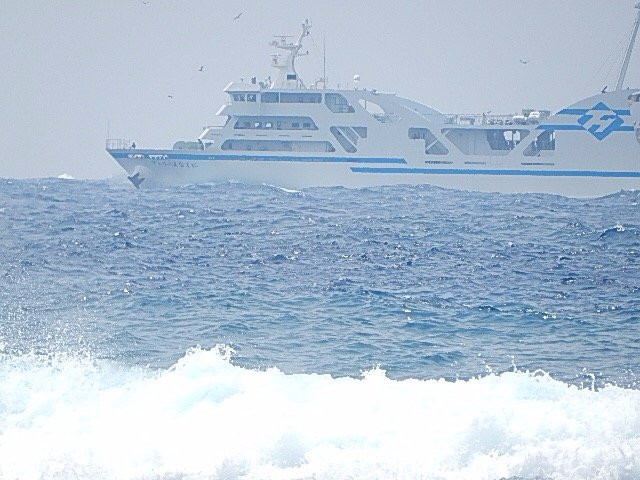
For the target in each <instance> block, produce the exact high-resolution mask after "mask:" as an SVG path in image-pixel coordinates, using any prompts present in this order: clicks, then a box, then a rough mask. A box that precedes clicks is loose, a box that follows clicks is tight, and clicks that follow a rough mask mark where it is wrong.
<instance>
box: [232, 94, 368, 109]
mask: <svg viewBox="0 0 640 480" xmlns="http://www.w3.org/2000/svg"><path fill="white" fill-rule="evenodd" d="M231 97H232V98H233V101H234V102H257V100H258V94H257V93H232V94H231ZM260 102H262V103H317V104H319V103H322V93H316V92H313V93H309V92H300V93H291V92H263V93H261V94H260ZM324 103H325V105H326V106H327V107H328V108H329V110H331V111H332V112H333V113H354V112H355V109H354V108H353V107H352V106H351V105H350V104H349V101H348V100H347V99H346V98H345V97H344V96H343V95H341V94H339V93H326V94H325V95H324Z"/></svg>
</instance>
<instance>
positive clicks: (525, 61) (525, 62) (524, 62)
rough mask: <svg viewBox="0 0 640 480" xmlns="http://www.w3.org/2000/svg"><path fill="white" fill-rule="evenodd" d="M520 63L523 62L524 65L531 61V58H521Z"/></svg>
mask: <svg viewBox="0 0 640 480" xmlns="http://www.w3.org/2000/svg"><path fill="white" fill-rule="evenodd" d="M520 63H521V64H523V65H526V64H527V63H529V60H522V59H520Z"/></svg>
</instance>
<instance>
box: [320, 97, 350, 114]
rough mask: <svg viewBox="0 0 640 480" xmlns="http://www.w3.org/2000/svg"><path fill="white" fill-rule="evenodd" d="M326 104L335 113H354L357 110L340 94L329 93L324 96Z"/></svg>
mask: <svg viewBox="0 0 640 480" xmlns="http://www.w3.org/2000/svg"><path fill="white" fill-rule="evenodd" d="M324 103H325V104H326V105H327V107H328V108H329V110H331V111H332V112H333V113H354V112H355V109H354V108H353V107H352V106H351V105H350V104H349V101H348V100H347V99H346V98H345V97H344V95H341V94H339V93H327V94H325V96H324Z"/></svg>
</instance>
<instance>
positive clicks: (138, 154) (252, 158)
mask: <svg viewBox="0 0 640 480" xmlns="http://www.w3.org/2000/svg"><path fill="white" fill-rule="evenodd" d="M108 152H109V153H110V154H111V156H112V157H113V158H122V159H130V160H136V159H140V160H198V161H201V160H232V161H234V160H240V161H245V162H312V163H393V164H406V163H407V161H406V160H405V159H404V158H393V157H390V158H386V157H290V156H282V155H225V154H215V155H207V154H198V153H174V152H168V151H167V150H159V151H158V150H108Z"/></svg>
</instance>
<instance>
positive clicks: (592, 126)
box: [538, 102, 633, 141]
mask: <svg viewBox="0 0 640 480" xmlns="http://www.w3.org/2000/svg"><path fill="white" fill-rule="evenodd" d="M558 115H575V116H576V117H577V118H576V123H574V124H570V125H540V126H539V127H538V128H539V129H541V130H586V131H587V132H589V133H590V134H591V135H593V136H594V137H596V138H597V139H598V140H600V141H602V140H604V139H605V138H607V137H608V136H609V135H611V134H612V133H613V132H633V125H625V124H624V119H623V118H622V117H628V116H630V115H631V111H630V110H624V109H622V110H614V109H612V108H609V107H608V106H607V105H605V104H604V103H602V102H599V103H597V104H595V105H594V106H593V107H591V108H565V109H564V110H560V111H559V112H558Z"/></svg>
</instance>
